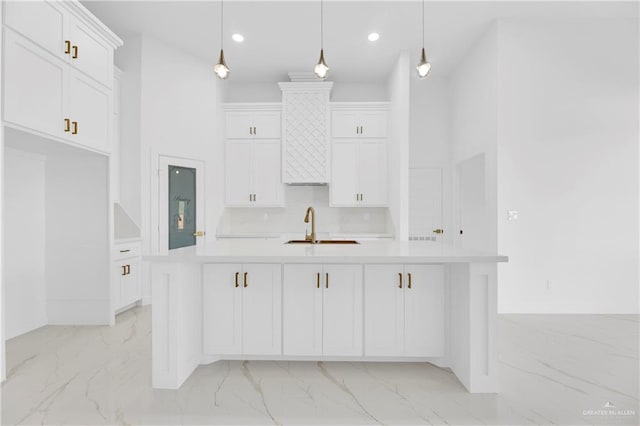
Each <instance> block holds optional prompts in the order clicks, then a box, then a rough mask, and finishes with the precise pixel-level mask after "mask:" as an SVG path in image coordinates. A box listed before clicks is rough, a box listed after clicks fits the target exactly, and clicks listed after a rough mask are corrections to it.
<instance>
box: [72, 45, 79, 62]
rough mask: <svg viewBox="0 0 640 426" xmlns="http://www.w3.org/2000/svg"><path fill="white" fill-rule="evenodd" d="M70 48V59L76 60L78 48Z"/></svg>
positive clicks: (74, 46)
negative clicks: (71, 52)
mask: <svg viewBox="0 0 640 426" xmlns="http://www.w3.org/2000/svg"><path fill="white" fill-rule="evenodd" d="M71 48H72V49H73V55H71V59H78V46H76V45H73V46H71Z"/></svg>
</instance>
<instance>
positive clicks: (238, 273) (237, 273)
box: [236, 272, 240, 288]
mask: <svg viewBox="0 0 640 426" xmlns="http://www.w3.org/2000/svg"><path fill="white" fill-rule="evenodd" d="M238 275H240V272H236V288H238V286H239V285H240V284H238Z"/></svg>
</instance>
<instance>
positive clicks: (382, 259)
mask: <svg viewBox="0 0 640 426" xmlns="http://www.w3.org/2000/svg"><path fill="white" fill-rule="evenodd" d="M142 260H144V261H147V262H155V263H281V264H288V263H297V264H299V263H302V264H305V263H332V264H334V263H337V264H441V263H504V262H508V260H509V258H508V257H507V256H501V255H498V256H482V255H479V256H349V257H345V256H309V257H304V256H227V255H219V256H215V255H213V256H206V255H203V256H191V257H188V256H172V255H149V256H143V257H142Z"/></svg>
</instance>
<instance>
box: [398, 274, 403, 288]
mask: <svg viewBox="0 0 640 426" xmlns="http://www.w3.org/2000/svg"><path fill="white" fill-rule="evenodd" d="M398 278H399V280H400V284H399V285H398V288H402V273H401V272H398Z"/></svg>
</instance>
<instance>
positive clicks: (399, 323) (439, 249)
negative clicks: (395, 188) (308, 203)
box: [144, 240, 507, 393]
mask: <svg viewBox="0 0 640 426" xmlns="http://www.w3.org/2000/svg"><path fill="white" fill-rule="evenodd" d="M283 243H284V242H283V241H280V240H226V241H218V242H216V243H214V244H210V245H208V246H205V247H203V248H202V249H197V248H195V247H190V248H185V249H178V250H173V251H171V252H169V253H164V254H156V255H151V256H146V257H144V260H146V261H148V262H150V263H151V271H152V272H151V280H152V299H153V308H152V334H153V339H152V341H153V348H152V358H153V387H155V388H167V389H176V388H178V387H180V386H181V385H182V383H183V382H184V381H185V380H186V379H187V378H188V377H189V376H190V375H191V373H192V372H193V371H194V370H195V369H196V368H197V367H198V365H200V364H208V363H211V362H215V361H218V360H226V359H248V360H318V361H344V360H349V361H363V362H366V361H396V362H398V361H401V362H430V363H433V364H435V365H438V366H440V367H447V368H450V369H451V370H452V371H453V372H454V374H455V375H456V376H457V377H458V378H459V379H460V381H461V382H462V384H463V385H464V386H465V387H466V388H467V389H468V390H469V391H470V392H478V393H486V392H497V391H498V389H499V383H498V371H497V363H496V362H497V340H496V309H497V306H496V305H497V304H496V302H497V292H496V275H497V263H499V262H506V261H507V257H506V256H500V255H496V254H486V253H478V252H472V251H466V250H461V249H458V248H455V247H450V246H442V245H440V244H436V243H433V242H422V241H420V242H419V241H415V242H414V241H409V242H401V241H364V242H361V244H357V245H346V244H345V245H343V244H336V245H333V244H327V245H319V244H315V245H305V244H290V245H287V244H283Z"/></svg>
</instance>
